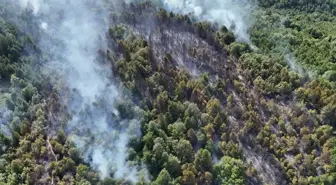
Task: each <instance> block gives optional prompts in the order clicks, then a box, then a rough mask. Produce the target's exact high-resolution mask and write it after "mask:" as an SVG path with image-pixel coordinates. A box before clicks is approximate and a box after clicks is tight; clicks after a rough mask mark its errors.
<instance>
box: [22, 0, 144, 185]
mask: <svg viewBox="0 0 336 185" xmlns="http://www.w3.org/2000/svg"><path fill="white" fill-rule="evenodd" d="M102 3H103V2H102V1H94V0H48V1H39V0H20V6H21V7H22V8H30V9H31V10H33V13H34V14H36V17H37V18H38V20H40V25H41V30H42V31H43V32H44V35H45V37H46V38H41V39H40V40H41V43H40V46H41V48H42V49H44V52H45V53H48V54H52V56H53V61H49V63H47V64H46V66H45V68H46V69H48V70H54V71H55V70H56V71H57V72H58V74H59V75H61V76H63V78H64V81H66V84H67V87H68V88H69V89H70V93H69V94H68V95H65V96H64V97H62V98H63V99H65V101H67V104H68V108H69V113H70V115H71V120H70V121H69V123H68V124H67V126H66V132H67V134H68V135H69V138H70V139H71V141H73V142H74V143H75V144H76V146H77V147H78V148H79V149H80V150H81V151H82V153H83V156H84V159H85V160H86V161H87V162H89V163H90V164H91V165H92V166H93V167H95V168H96V169H97V170H98V171H99V172H100V174H101V177H102V178H105V177H109V176H114V177H115V178H125V179H127V180H129V181H131V182H133V183H135V182H137V179H138V177H137V173H138V170H137V168H136V167H134V166H131V165H129V164H128V163H127V151H128V148H127V147H128V143H129V140H130V138H132V137H137V138H139V136H140V130H139V126H138V125H139V123H138V121H137V120H138V119H137V118H138V117H137V115H138V114H137V113H138V112H139V111H138V110H136V108H134V107H132V106H131V105H127V107H126V109H127V110H128V111H131V112H132V113H133V115H135V116H131V117H127V118H125V117H122V116H120V115H121V114H123V113H122V112H120V110H118V108H117V105H120V104H123V100H121V99H122V94H121V93H120V92H119V91H118V89H117V87H116V86H115V85H114V84H113V83H112V82H111V80H112V78H113V77H112V74H111V72H110V71H111V68H110V66H109V65H108V64H104V65H103V64H101V62H100V61H99V57H98V52H97V51H98V50H100V49H101V50H106V48H107V43H106V41H105V35H104V34H105V32H106V31H107V28H108V27H107V26H108V24H107V21H106V20H105V18H107V17H108V12H107V11H106V10H105V9H104V8H103V7H104V5H103V4H102ZM50 38H52V39H50ZM60 93H61V94H64V92H60ZM117 100H118V101H117Z"/></svg>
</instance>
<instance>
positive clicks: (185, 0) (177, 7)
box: [160, 0, 254, 42]
mask: <svg viewBox="0 0 336 185" xmlns="http://www.w3.org/2000/svg"><path fill="white" fill-rule="evenodd" d="M160 2H161V3H162V4H163V5H164V7H165V8H166V9H167V10H169V11H172V12H175V13H180V14H190V13H191V14H192V15H193V16H195V18H196V19H198V20H203V21H210V22H214V23H217V24H219V25H224V26H226V27H227V28H228V29H231V30H232V31H233V32H234V34H235V35H236V37H237V38H238V39H239V40H240V41H244V42H249V41H250V39H249V34H248V29H249V27H250V26H251V25H252V22H253V20H252V19H251V13H252V10H253V9H254V5H253V4H252V3H251V2H249V1H248V0H160Z"/></svg>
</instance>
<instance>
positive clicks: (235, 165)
mask: <svg viewBox="0 0 336 185" xmlns="http://www.w3.org/2000/svg"><path fill="white" fill-rule="evenodd" d="M214 179H215V183H216V184H219V185H229V184H237V185H243V184H245V181H244V165H243V161H241V160H239V159H234V158H231V157H228V156H224V157H223V158H222V159H221V161H220V162H219V163H218V164H216V165H215V166H214Z"/></svg>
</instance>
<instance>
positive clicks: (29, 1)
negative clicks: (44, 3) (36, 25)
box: [19, 0, 40, 13]
mask: <svg viewBox="0 0 336 185" xmlns="http://www.w3.org/2000/svg"><path fill="white" fill-rule="evenodd" d="M19 1H20V6H21V7H22V8H27V7H30V8H31V9H32V10H33V11H34V13H37V12H38V10H39V9H40V0H19Z"/></svg>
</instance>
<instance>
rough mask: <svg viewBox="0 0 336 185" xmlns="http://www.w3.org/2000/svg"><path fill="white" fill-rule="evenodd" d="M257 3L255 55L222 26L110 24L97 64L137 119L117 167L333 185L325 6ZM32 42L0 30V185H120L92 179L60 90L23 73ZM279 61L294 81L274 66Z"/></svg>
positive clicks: (334, 91) (142, 15) (155, 173)
mask: <svg viewBox="0 0 336 185" xmlns="http://www.w3.org/2000/svg"><path fill="white" fill-rule="evenodd" d="M260 4H261V6H263V7H262V8H260V9H258V10H256V12H255V14H256V15H258V16H260V19H258V20H256V23H255V25H254V26H253V27H252V28H251V30H250V34H251V41H252V44H254V45H255V46H257V47H258V48H259V49H258V50H254V49H252V48H251V47H250V46H249V45H248V44H246V43H240V42H237V41H236V39H235V37H234V35H233V33H232V32H230V31H229V30H228V29H227V28H225V27H222V28H220V29H216V28H215V27H214V26H212V25H211V24H210V23H208V22H196V23H193V22H191V20H190V19H189V18H188V17H187V16H182V15H176V14H173V13H170V12H167V11H165V10H163V9H160V10H157V8H155V7H154V5H152V4H150V3H142V4H139V5H134V4H131V5H124V10H123V11H122V12H121V13H118V14H113V15H112V16H111V17H112V18H113V19H115V20H117V21H115V25H111V27H110V29H109V30H108V36H107V37H108V38H107V39H108V40H109V46H110V48H109V49H108V50H107V51H106V52H102V55H103V58H104V59H107V62H110V64H111V66H112V67H111V68H112V69H111V70H112V71H113V74H114V75H115V77H116V79H115V81H117V83H118V85H119V88H120V89H122V92H125V94H127V95H130V97H132V100H133V101H134V102H136V103H137V104H138V105H139V107H140V108H141V109H142V110H143V112H144V115H143V117H142V119H141V121H140V127H141V132H142V136H141V138H140V139H134V140H131V142H130V144H129V145H130V146H129V147H130V149H129V152H128V154H129V156H128V159H129V160H130V161H132V162H133V163H135V164H145V165H146V167H147V169H148V173H149V174H148V177H149V180H150V181H151V183H150V184H152V185H161V184H162V185H194V184H198V185H231V184H237V185H241V184H247V183H254V184H266V183H273V184H293V185H305V184H316V185H318V184H325V185H329V184H330V185H332V184H335V183H336V144H335V142H336V140H335V135H334V132H335V129H334V127H335V126H336V88H335V83H336V79H335V78H336V61H335V60H336V53H335V52H336V50H335V48H336V45H335V44H336V40H335V39H336V37H335V35H336V32H335V29H333V28H335V23H334V22H335V21H336V20H335V17H334V16H333V15H335V3H334V1H332V0H330V1H326V2H325V3H323V4H321V5H317V2H315V1H309V3H307V1H297V2H296V1H281V3H280V2H279V3H277V1H261V0H260ZM2 9H6V8H5V7H2ZM135 10H137V11H135ZM148 17H151V19H153V21H154V22H157V23H158V24H157V25H155V26H154V27H153V28H152V30H151V37H150V38H148V37H146V36H147V35H146V34H147V32H145V31H143V30H142V28H143V27H144V25H145V26H147V25H146V23H145V22H146V21H144V20H146V19H147V18H148ZM118 21H119V22H120V24H119V23H118ZM33 41H34V37H32V36H31V35H30V34H29V33H24V32H22V30H21V31H20V28H18V27H15V26H14V25H12V24H10V23H9V22H6V21H5V20H1V21H0V58H1V60H0V76H1V83H2V82H9V81H10V90H9V92H7V93H9V95H8V97H7V98H5V97H4V98H5V99H6V107H7V108H8V109H9V110H11V111H12V115H13V116H12V117H13V118H12V119H11V120H10V122H9V123H8V125H9V126H10V128H11V129H10V134H6V133H4V132H3V131H2V130H1V132H0V185H2V184H3V185H5V184H13V185H14V184H76V185H88V184H106V185H107V184H113V185H114V184H130V182H127V181H126V180H124V179H114V178H105V179H100V178H99V175H98V173H97V172H96V171H95V170H94V168H93V167H91V166H90V165H89V164H86V163H85V162H84V161H83V158H82V156H81V153H80V151H78V150H77V149H76V146H75V145H74V143H72V142H71V141H70V139H69V138H67V135H66V133H65V131H64V125H65V124H66V122H67V121H68V120H69V116H70V115H68V114H67V113H66V109H67V108H66V106H65V105H64V102H63V101H61V96H60V94H59V92H61V91H60V89H62V90H64V92H66V91H67V89H66V87H63V86H62V85H60V84H61V82H59V84H58V85H55V84H54V85H55V86H54V85H52V84H53V83H51V82H52V80H57V79H58V78H57V77H55V76H48V75H45V74H44V73H42V72H41V71H39V70H41V69H39V68H38V69H33V68H32V66H35V65H32V64H36V63H38V62H39V61H41V60H42V58H43V57H46V56H44V55H42V54H41V53H40V51H39V49H38V48H37V46H35V45H34V42H33ZM177 41H180V42H177ZM195 43H197V44H195ZM168 46H171V47H172V48H175V50H171V49H169V48H168ZM25 48H35V49H34V50H33V52H27V51H26V50H25ZM291 54H292V55H293V58H294V60H295V63H296V64H297V65H299V66H300V67H302V71H301V72H302V73H301V74H300V73H298V72H300V71H298V70H296V71H295V70H292V69H291V68H290V66H289V65H288V63H286V55H291ZM42 56H43V57H42ZM181 58H183V59H184V60H183V61H182V62H181V61H180V60H179V59H181ZM287 62H288V61H287ZM190 66H191V67H190ZM193 69H196V72H195V73H196V74H194V73H192V72H191V71H192V70H193ZM33 71H34V73H33ZM309 74H313V75H311V76H310V77H309ZM51 78H54V79H51ZM0 85H1V84H0ZM128 106H129V105H125V104H123V103H121V104H120V105H119V107H118V109H119V110H122V111H121V116H122V117H132V115H131V114H132V111H130V110H128V108H127V107H128ZM55 120H57V121H55ZM56 122H57V123H56ZM1 128H2V127H1ZM253 156H257V157H253ZM111 157H113V156H111ZM256 160H260V161H256ZM263 165H265V166H266V165H267V166H268V168H267V169H266V170H265V168H263V167H264V166H263ZM272 173H273V174H276V176H277V177H272V178H266V177H271V176H272ZM138 184H148V183H146V180H140V181H139V182H138Z"/></svg>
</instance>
